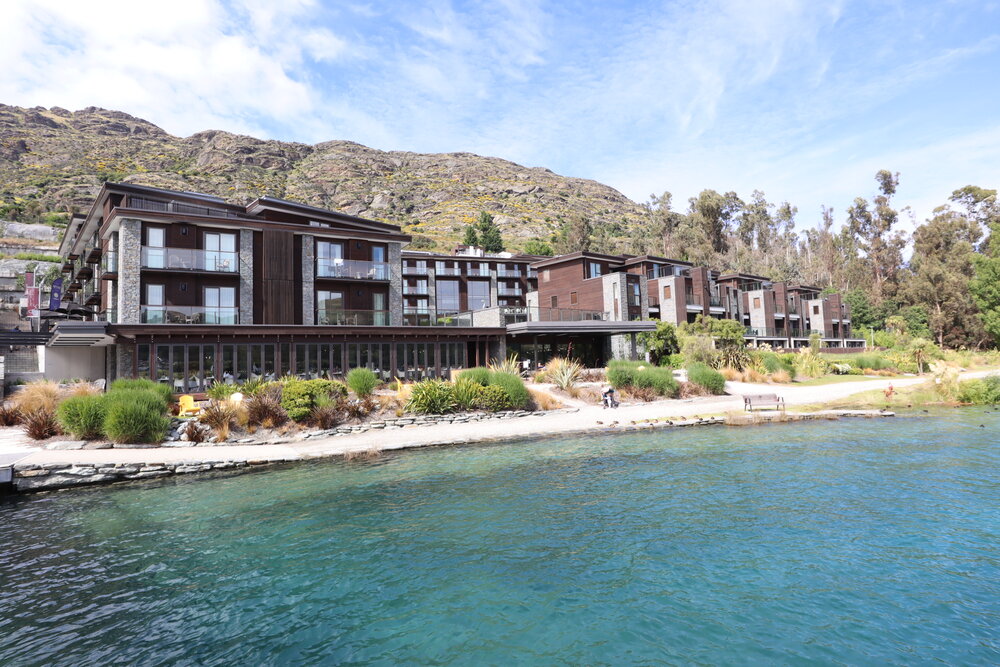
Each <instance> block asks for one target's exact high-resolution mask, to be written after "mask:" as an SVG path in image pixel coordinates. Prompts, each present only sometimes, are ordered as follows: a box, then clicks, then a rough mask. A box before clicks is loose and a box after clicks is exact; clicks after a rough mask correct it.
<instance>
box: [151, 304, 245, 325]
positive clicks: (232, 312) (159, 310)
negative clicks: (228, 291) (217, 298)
mask: <svg viewBox="0 0 1000 667" xmlns="http://www.w3.org/2000/svg"><path fill="white" fill-rule="evenodd" d="M139 317H140V321H141V322H142V323H143V324H239V323H240V312H239V308H236V307H222V306H139Z"/></svg>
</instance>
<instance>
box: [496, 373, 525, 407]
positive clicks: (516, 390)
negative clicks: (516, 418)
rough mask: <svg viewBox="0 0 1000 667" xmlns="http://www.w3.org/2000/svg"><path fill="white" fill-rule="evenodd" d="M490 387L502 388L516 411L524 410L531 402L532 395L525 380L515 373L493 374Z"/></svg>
mask: <svg viewBox="0 0 1000 667" xmlns="http://www.w3.org/2000/svg"><path fill="white" fill-rule="evenodd" d="M490 386H492V387H501V388H502V389H503V390H504V392H506V394H507V398H508V400H509V401H510V406H511V408H512V409H514V410H523V409H524V408H526V407H527V406H528V403H529V402H530V401H531V394H529V393H528V388H527V387H525V386H524V380H522V379H521V376H520V375H517V374H515V373H493V374H492V375H490Z"/></svg>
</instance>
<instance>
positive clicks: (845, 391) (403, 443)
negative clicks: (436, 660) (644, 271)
mask: <svg viewBox="0 0 1000 667" xmlns="http://www.w3.org/2000/svg"><path fill="white" fill-rule="evenodd" d="M994 373H997V371H996V370H987V371H974V372H966V373H962V374H961V379H963V380H971V379H976V378H981V377H985V376H987V375H990V374H994ZM926 381H927V378H926V377H913V378H891V379H885V380H863V381H858V382H841V383H836V384H829V385H819V386H807V387H796V386H794V385H773V384H748V383H742V382H727V383H726V390H727V392H729V393H728V394H727V395H723V396H710V397H703V398H695V399H688V400H667V401H656V402H653V403H640V404H635V405H628V406H622V407H620V408H618V409H616V410H605V409H603V408H602V407H600V406H586V407H581V408H579V409H578V410H576V411H572V412H568V411H562V410H560V411H555V412H553V413H538V414H537V415H531V416H528V417H523V418H520V419H508V420H496V421H482V422H466V423H462V424H440V425H433V426H418V427H408V428H398V429H391V430H372V431H367V432H365V433H359V434H356V435H345V436H337V437H328V438H323V439H319V438H316V439H308V440H296V441H293V442H290V443H288V444H284V445H232V446H229V445H225V446H219V447H158V448H154V449H97V450H69V451H53V450H41V449H37V448H33V447H32V446H31V444H30V441H28V440H26V438H25V437H24V436H23V434H22V433H21V431H20V430H19V429H3V432H2V434H0V459H5V460H4V461H3V462H0V465H10V464H11V463H13V462H14V461H15V460H16V462H17V463H18V464H21V465H23V464H35V465H45V464H53V463H64V464H72V465H81V466H100V465H114V464H135V463H146V462H150V461H155V462H157V463H164V464H180V463H191V462H197V461H205V460H214V461H245V462H250V463H265V462H278V461H295V460H302V459H313V458H320V457H330V456H343V455H345V454H352V453H358V452H367V451H370V450H374V449H378V450H383V451H384V450H395V449H407V448H412V447H426V446H435V445H449V444H465V443H475V442H488V441H494V440H518V439H529V438H532V437H543V436H552V435H564V434H573V433H581V432H595V431H598V432H599V431H609V432H613V431H615V430H617V429H621V428H624V427H628V426H629V425H630V424H631V422H638V421H643V420H649V419H662V418H667V419H669V418H681V417H684V418H694V417H697V416H707V415H712V414H720V413H725V412H730V411H738V412H742V411H743V399H742V395H743V394H761V393H777V394H778V395H779V396H782V397H784V399H785V403H786V405H788V406H795V405H809V404H817V403H824V402H827V401H831V400H837V399H841V398H845V397H847V396H850V395H852V394H856V393H859V392H863V391H872V390H883V389H885V388H887V387H888V386H889V385H890V384H892V385H893V386H894V387H895V388H897V389H899V388H902V387H908V386H913V385H917V384H921V383H923V382H926Z"/></svg>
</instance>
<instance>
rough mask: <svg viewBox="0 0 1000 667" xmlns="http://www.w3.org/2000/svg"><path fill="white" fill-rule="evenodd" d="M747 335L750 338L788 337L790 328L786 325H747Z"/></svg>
mask: <svg viewBox="0 0 1000 667" xmlns="http://www.w3.org/2000/svg"><path fill="white" fill-rule="evenodd" d="M746 335H747V336H748V337H749V338H787V337H788V330H787V329H785V328H784V327H776V328H773V329H772V328H771V327H747V331H746Z"/></svg>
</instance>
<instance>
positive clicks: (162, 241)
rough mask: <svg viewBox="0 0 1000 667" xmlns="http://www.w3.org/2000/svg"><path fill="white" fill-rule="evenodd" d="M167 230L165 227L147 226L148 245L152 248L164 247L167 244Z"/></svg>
mask: <svg viewBox="0 0 1000 667" xmlns="http://www.w3.org/2000/svg"><path fill="white" fill-rule="evenodd" d="M166 236H167V234H166V230H165V229H163V227H147V228H146V245H148V246H149V247H151V248H162V247H164V246H165V245H166Z"/></svg>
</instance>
